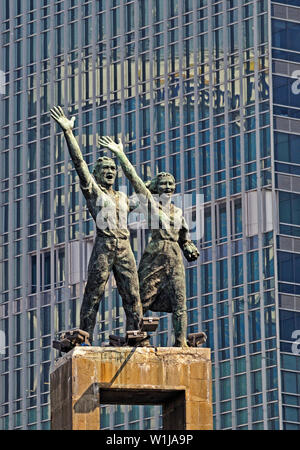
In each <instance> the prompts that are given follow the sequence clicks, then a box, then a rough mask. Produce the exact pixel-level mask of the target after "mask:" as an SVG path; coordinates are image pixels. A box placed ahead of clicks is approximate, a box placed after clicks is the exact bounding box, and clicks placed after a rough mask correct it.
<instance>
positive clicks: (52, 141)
mask: <svg viewBox="0 0 300 450" xmlns="http://www.w3.org/2000/svg"><path fill="white" fill-rule="evenodd" d="M50 8H51V12H50V31H49V32H50V33H51V34H52V39H51V41H52V42H54V33H55V32H54V5H53V4H51V5H50ZM54 73H55V57H54V45H51V47H50V90H51V98H52V99H54V98H55V89H54V88H55V83H54V79H55V78H54ZM53 106H54V105H53ZM55 106H57V105H55ZM57 128H58V126H57V125H56V123H55V122H54V121H53V120H51V122H50V130H51V131H50V148H53V149H54V146H55V134H56V132H57ZM50 161H51V166H53V167H52V168H50V171H51V172H52V177H51V187H52V189H51V203H52V212H51V221H52V220H53V223H54V208H53V206H54V192H55V191H54V180H52V178H54V165H55V161H54V151H53V152H51V155H50ZM53 257H54V252H53V256H52V258H53ZM52 264H53V263H52ZM52 275H54V274H52ZM52 279H53V278H52ZM54 315H55V292H54V287H53V283H51V295H50V332H51V337H52V336H53V337H54V335H55V325H54V320H55V319H54ZM53 365H54V352H51V363H50V368H51V369H52V368H53ZM37 367H39V364H38V366H37Z"/></svg>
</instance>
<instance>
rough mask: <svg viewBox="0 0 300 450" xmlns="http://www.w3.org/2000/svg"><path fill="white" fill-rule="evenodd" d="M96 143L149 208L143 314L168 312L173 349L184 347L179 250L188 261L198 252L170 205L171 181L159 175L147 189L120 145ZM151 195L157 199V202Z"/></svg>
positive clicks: (141, 279)
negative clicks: (111, 156)
mask: <svg viewBox="0 0 300 450" xmlns="http://www.w3.org/2000/svg"><path fill="white" fill-rule="evenodd" d="M98 143H99V144H100V145H102V146H103V147H107V148H108V149H109V150H111V151H112V152H113V153H114V154H115V155H116V156H117V158H118V160H119V161H120V164H121V167H122V169H123V172H124V174H125V175H126V177H127V178H128V180H129V181H130V182H131V184H132V186H133V188H134V190H135V192H136V193H137V194H139V198H140V200H141V202H142V203H144V208H143V209H144V210H146V211H148V210H149V207H150V209H151V215H150V216H151V217H150V221H149V224H150V228H152V229H151V240H150V242H149V244H148V246H147V248H146V249H145V251H144V254H143V256H142V259H141V261H140V265H139V269H138V274H139V282H140V296H141V301H142V305H143V312H144V313H145V312H146V311H148V310H151V311H160V312H171V313H172V320H173V328H174V334H175V344H174V346H176V347H187V340H186V337H187V336H186V334H187V309H186V287H185V271H184V265H183V261H182V256H181V250H182V251H183V254H184V256H185V258H186V259H187V260H188V261H194V260H196V259H197V258H198V256H199V252H198V250H197V247H196V246H195V245H194V244H193V242H192V241H191V240H190V238H189V231H188V226H187V223H186V221H185V219H184V217H183V214H182V210H181V209H180V208H177V207H176V206H175V205H173V204H172V203H171V197H172V195H173V193H174V191H175V179H174V177H173V176H172V175H171V174H169V173H167V172H162V173H160V174H158V175H157V176H156V177H155V178H154V179H153V180H151V182H150V184H149V185H148V186H147V184H145V183H144V182H143V181H142V180H141V179H140V178H139V177H138V175H137V173H136V171H135V169H134V167H133V166H132V164H131V163H130V161H129V160H128V159H127V157H126V155H125V153H124V151H123V145H122V143H121V142H119V143H118V144H117V143H115V142H113V140H112V139H111V138H110V137H102V138H100V139H99V140H98ZM155 194H156V195H158V196H159V199H158V200H159V201H157V199H156V198H155V197H154V195H155ZM153 219H154V220H153ZM153 224H154V227H153ZM180 249H181V250H180Z"/></svg>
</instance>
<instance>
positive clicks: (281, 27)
mask: <svg viewBox="0 0 300 450" xmlns="http://www.w3.org/2000/svg"><path fill="white" fill-rule="evenodd" d="M272 31H273V32H272V42H273V46H274V47H278V48H282V49H287V50H295V51H299V41H300V24H298V23H294V22H287V21H283V20H278V19H273V20H272Z"/></svg>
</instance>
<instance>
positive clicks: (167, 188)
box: [157, 176, 175, 198]
mask: <svg viewBox="0 0 300 450" xmlns="http://www.w3.org/2000/svg"><path fill="white" fill-rule="evenodd" d="M157 191H158V195H159V196H163V197H165V198H171V197H172V195H173V194H174V191H175V183H174V180H173V179H172V178H171V177H168V176H165V177H162V178H160V179H159V181H158V183H157Z"/></svg>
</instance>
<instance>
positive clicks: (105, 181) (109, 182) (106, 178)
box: [95, 161, 117, 187]
mask: <svg viewBox="0 0 300 450" xmlns="http://www.w3.org/2000/svg"><path fill="white" fill-rule="evenodd" d="M116 175H117V169H116V165H115V163H114V162H113V161H104V162H102V164H101V165H100V167H99V168H98V170H97V173H96V174H95V178H96V181H97V183H99V184H101V185H102V186H104V187H110V186H113V184H114V182H115V179H116Z"/></svg>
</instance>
